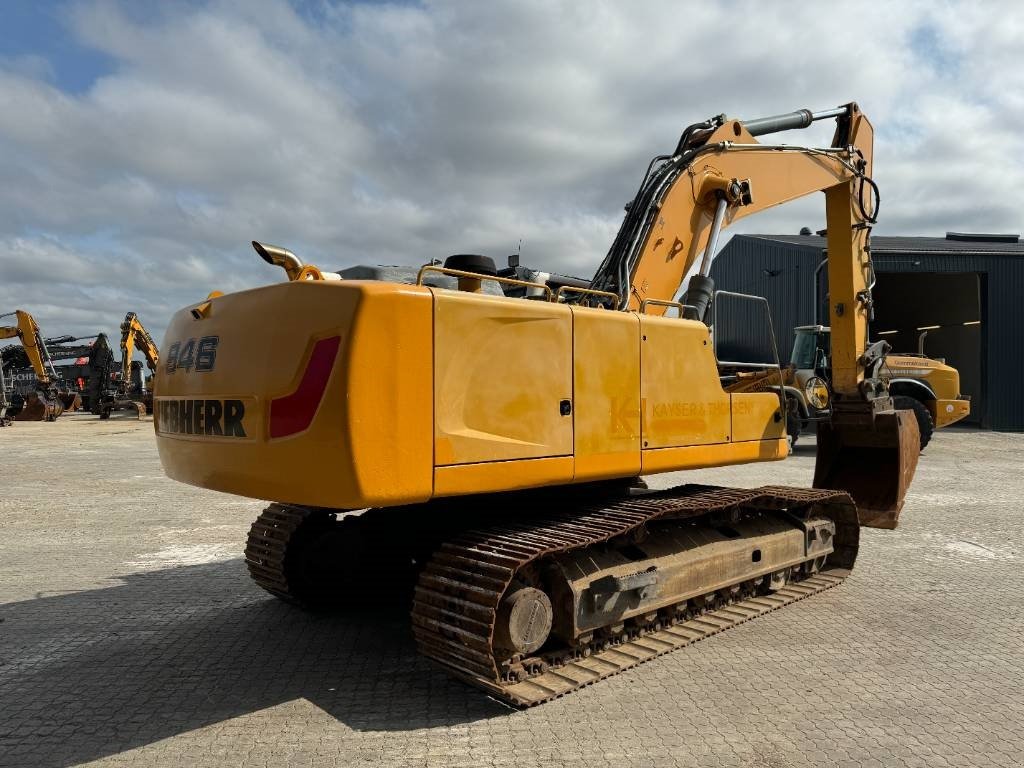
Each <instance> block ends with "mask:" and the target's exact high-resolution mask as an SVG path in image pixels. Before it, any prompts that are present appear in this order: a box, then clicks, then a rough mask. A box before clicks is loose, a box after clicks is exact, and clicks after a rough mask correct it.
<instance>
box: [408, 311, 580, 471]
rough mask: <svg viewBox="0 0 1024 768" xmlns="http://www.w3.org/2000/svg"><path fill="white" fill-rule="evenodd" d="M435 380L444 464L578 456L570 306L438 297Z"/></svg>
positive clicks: (439, 456)
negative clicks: (571, 407)
mask: <svg viewBox="0 0 1024 768" xmlns="http://www.w3.org/2000/svg"><path fill="white" fill-rule="evenodd" d="M411 373H412V372H411V371H410V374H411ZM422 374H427V375H429V372H428V371H424V372H422ZM422 374H421V373H420V372H417V374H416V375H422ZM433 376H434V407H435V415H436V418H435V426H434V440H435V444H434V451H435V460H436V462H437V464H438V465H442V466H443V465H449V464H473V463H479V462H482V461H507V460H510V459H535V458H541V457H545V456H569V455H571V454H572V418H571V416H570V415H566V416H563V415H562V414H561V412H560V410H559V404H560V402H561V401H562V400H571V398H572V312H571V311H570V309H569V307H567V306H565V305H560V304H550V303H548V302H541V301H509V300H508V299H504V298H501V297H496V296H487V295H484V294H478V293H466V292H454V291H438V292H437V295H436V296H435V298H434V374H433Z"/></svg>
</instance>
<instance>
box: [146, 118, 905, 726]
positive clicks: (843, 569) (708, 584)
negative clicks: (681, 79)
mask: <svg viewBox="0 0 1024 768" xmlns="http://www.w3.org/2000/svg"><path fill="white" fill-rule="evenodd" d="M819 120H834V121H835V134H834V138H833V141H832V143H831V145H829V146H826V147H811V146H802V145H792V144H781V143H770V142H768V141H766V140H764V139H762V140H759V137H765V136H769V135H771V134H774V133H778V132H780V131H784V130H791V129H800V128H806V127H808V126H810V125H811V124H812V123H814V122H816V121H819ZM872 135H873V132H872V127H871V124H870V123H869V121H868V120H867V118H866V117H865V116H864V115H863V114H862V113H861V111H860V110H859V109H858V107H857V105H856V104H854V103H850V104H845V105H843V106H841V107H838V108H835V109H829V110H825V111H822V112H811V111H808V110H799V111H796V112H792V113H787V114H783V115H777V116H773V117H768V118H761V119H756V120H746V121H744V120H738V119H731V118H726V117H725V116H724V115H720V116H717V117H714V118H711V119H709V120H706V121H703V122H700V123H696V124H694V125H691V126H690V127H689V128H687V129H686V130H685V131H684V132H683V133H682V136H681V138H680V140H679V142H678V145H677V146H676V147H675V149H674V150H673V151H672V152H671V153H670V154H665V155H661V156H658V157H656V158H655V159H654V160H653V161H652V163H651V165H650V167H649V168H648V171H647V173H646V174H645V175H644V178H643V180H642V183H641V185H640V187H639V190H638V191H637V194H636V196H635V198H634V199H633V200H632V202H631V203H630V204H629V205H628V206H627V212H626V215H625V217H624V220H623V223H622V226H621V228H620V229H619V232H618V235H617V236H616V238H615V240H614V241H613V243H612V245H611V247H610V249H609V251H608V253H607V255H606V257H605V258H604V261H603V262H602V263H601V264H600V266H599V267H598V269H597V271H596V273H595V275H594V277H593V279H592V280H591V281H590V282H589V283H587V284H585V285H582V286H581V285H574V284H568V283H567V282H565V281H563V282H562V283H561V284H555V283H551V284H549V283H548V282H547V281H546V280H538V281H536V282H529V281H523V280H519V279H516V278H513V277H503V276H500V275H498V274H497V270H496V269H495V265H494V262H493V261H492V260H491V259H488V258H486V257H482V256H478V255H467V254H462V255H457V256H452V257H450V258H448V259H447V260H446V261H445V262H444V263H443V264H438V263H434V262H433V260H430V261H428V260H427V259H424V261H425V262H427V263H426V264H425V265H424V266H423V267H422V268H421V269H419V270H409V272H408V273H407V272H405V271H403V270H401V269H397V268H387V269H384V268H382V269H381V271H379V272H375V271H374V270H373V269H363V270H361V271H360V274H361V277H360V278H359V279H352V274H353V273H352V271H351V270H344V271H342V272H339V271H331V270H327V269H320V268H319V267H317V266H314V265H310V264H304V263H303V261H302V260H301V259H300V258H299V257H297V256H296V255H295V254H293V253H292V252H291V251H289V250H287V249H285V248H280V247H275V246H269V245H265V244H261V243H258V242H254V243H253V246H254V248H255V249H256V251H257V252H258V253H259V255H260V256H261V257H262V258H263V259H264V260H265V261H267V262H269V263H271V264H274V265H277V266H280V267H282V268H283V269H284V271H285V273H286V275H287V277H288V280H287V282H283V283H276V284H271V285H267V286H264V287H260V288H255V289H252V290H246V291H240V292H236V293H229V294H226V295H221V294H219V293H217V292H214V293H213V294H211V295H210V296H208V297H207V298H206V299H205V300H202V301H199V302H197V303H195V304H193V305H191V306H188V307H186V308H184V309H183V310H181V311H179V312H178V313H177V314H175V315H174V317H173V319H172V320H171V323H170V326H169V328H168V331H167V336H166V339H165V341H164V346H163V349H164V350H165V355H166V356H165V357H164V358H162V360H161V369H160V372H159V376H157V377H156V388H155V418H154V425H155V426H154V428H155V431H156V437H157V444H158V447H159V452H160V458H161V461H162V463H163V466H164V468H165V470H166V472H167V474H168V475H169V476H170V477H172V478H175V479H177V480H180V481H183V482H186V483H191V484H193V485H197V486H200V487H204V488H210V489H215V490H219V491H225V492H228V493H234V494H239V495H243V496H249V497H253V498H260V499H271V500H274V503H272V504H270V506H269V507H267V508H266V510H265V511H264V512H263V513H262V514H261V515H260V517H259V518H258V519H257V520H256V522H255V523H254V524H253V526H252V529H251V531H250V533H249V537H248V542H247V546H246V550H245V559H246V563H247V566H248V569H249V572H250V574H251V576H252V578H253V579H254V580H255V581H256V583H257V584H258V585H260V586H261V587H263V588H264V589H266V590H267V591H269V592H270V593H272V594H274V595H276V596H277V597H280V598H281V599H283V600H286V601H289V602H292V603H295V604H298V605H301V606H307V607H311V608H316V607H319V606H323V605H325V604H330V603H334V602H336V601H339V600H344V599H346V598H349V597H357V596H360V595H366V594H377V593H376V592H374V590H376V589H377V588H378V587H380V586H381V585H382V584H383V583H385V582H388V581H389V580H392V579H393V578H398V579H399V580H401V579H403V578H408V579H410V580H411V582H412V584H411V589H412V597H411V607H410V609H409V611H410V624H411V626H412V632H413V634H414V636H415V639H416V643H417V646H418V648H419V650H420V651H421V652H422V653H423V654H424V655H426V656H427V657H429V658H431V659H433V660H435V661H437V662H438V663H440V664H441V665H443V667H444V668H445V669H447V670H448V671H449V672H450V673H452V674H453V675H455V676H457V677H459V678H461V679H463V680H465V681H467V682H469V683H471V684H473V685H475V686H478V687H479V688H482V689H484V690H485V691H487V692H488V693H490V694H491V695H493V696H495V697H497V698H499V699H502V700H504V701H506V702H508V703H510V704H512V705H516V706H530V705H534V704H538V703H541V702H544V701H548V700H549V699H552V698H555V697H557V696H561V695H563V694H565V693H568V692H570V691H573V690H575V689H577V688H579V687H581V686H585V685H588V684H590V683H593V682H595V681H598V680H601V679H602V678H605V677H607V676H609V675H613V674H615V673H617V672H620V671H622V670H623V669H627V668H629V667H632V666H634V665H636V664H639V663H641V662H644V661H647V660H649V659H652V658H654V657H656V656H658V655H660V654H663V653H666V652H668V651H672V650H674V649H677V648H680V647H683V646H686V645H688V644H690V643H693V642H695V641H698V640H700V639H702V638H705V637H707V636H709V635H711V634H714V633H716V632H720V631H722V630H724V629H728V628H730V627H732V626H735V625H736V624H739V623H741V622H744V621H747V620H748V619H751V618H755V617H757V616H760V615H762V614H764V613H766V612H769V611H772V610H775V609H776V608H779V607H782V606H785V605H787V604H789V603H791V602H793V601H795V600H800V599H802V598H804V597H807V596H809V595H813V594H815V593H817V592H819V591H821V590H824V589H828V588H830V587H832V586H835V585H837V584H839V583H841V582H842V581H843V579H845V578H846V577H847V575H848V574H849V573H850V570H851V569H852V568H853V566H854V561H855V560H856V557H857V550H858V546H859V533H860V527H861V526H874V527H880V528H893V527H895V525H896V523H897V520H898V516H899V513H900V510H901V508H902V505H903V500H904V495H905V493H906V491H907V488H908V486H909V484H910V482H911V479H912V477H913V474H914V471H915V468H916V464H917V457H918V440H919V437H918V433H917V427H916V424H915V422H914V420H913V417H912V416H910V414H908V413H906V412H902V411H898V410H896V409H895V408H894V407H893V402H892V399H891V398H890V396H889V393H888V391H887V389H886V386H885V382H884V380H883V379H882V378H881V376H880V366H881V362H882V360H883V358H884V355H885V352H886V351H887V345H886V344H885V343H884V342H872V341H871V340H870V339H869V338H868V320H867V318H868V307H869V304H870V298H871V297H870V290H869V277H870V274H871V264H870V250H869V248H868V238H869V235H870V230H871V225H872V224H873V223H874V222H875V219H876V217H877V212H878V202H879V200H878V194H877V187H876V186H875V184H874V182H873V181H872V180H871V167H872ZM814 192H824V197H825V208H826V216H827V223H828V251H829V264H828V269H829V284H830V286H831V302H832V306H831V318H830V319H831V327H832V375H833V388H834V408H833V411H832V414H831V418H830V420H829V421H828V422H827V423H822V424H821V425H820V426H819V432H818V454H817V464H816V469H815V475H814V482H813V488H789V487H779V486H771V487H762V488H752V489H746V488H724V487H715V486H709V485H703V484H687V485H681V486H677V487H674V488H671V489H668V490H658V491H652V490H649V489H648V488H646V487H645V484H644V483H643V481H642V478H643V476H646V475H652V474H656V473H661V472H669V471H675V470H700V469H704V468H708V467H719V466H724V465H733V464H745V463H750V462H762V461H778V460H782V459H784V458H785V457H786V455H787V442H786V434H785V427H786V423H785V407H784V406H785V404H784V402H783V401H782V399H780V396H779V393H777V392H776V393H770V392H768V393H765V392H760V393H759V392H755V393H736V394H732V393H729V392H727V391H725V389H724V388H723V385H722V372H721V363H722V361H721V360H719V359H718V357H717V356H716V351H715V350H716V347H715V337H716V332H717V330H718V329H716V328H715V327H714V326H715V317H716V311H715V306H716V303H717V302H719V301H721V300H722V294H723V293H724V292H721V291H715V289H714V285H713V283H712V281H711V279H710V278H709V277H708V273H709V270H710V267H711V262H712V259H713V258H714V254H715V249H716V245H717V241H718V238H719V235H720V233H721V231H722V230H723V228H724V227H726V226H727V225H729V224H732V223H734V222H736V221H737V220H739V219H741V218H743V217H745V216H748V215H750V214H753V213H755V212H757V211H760V210H763V209H766V208H771V207H773V206H778V205H781V204H784V203H786V202H788V201H790V200H794V199H796V198H800V197H803V196H806V195H809V194H811V193H814ZM691 273H692V274H691ZM536 274H543V272H541V271H539V270H538V271H537V272H536ZM688 274H689V275H690V277H689V280H688V282H687V289H686V292H685V294H684V296H683V299H682V301H677V300H676V296H677V293H678V292H679V290H680V288H681V286H682V283H683V281H684V280H685V279H686V276H687V275H688ZM376 276H384V277H385V279H374V278H375V277H376ZM730 362H735V361H730ZM776 363H777V361H776ZM695 477H697V478H699V477H700V476H699V474H698V475H695Z"/></svg>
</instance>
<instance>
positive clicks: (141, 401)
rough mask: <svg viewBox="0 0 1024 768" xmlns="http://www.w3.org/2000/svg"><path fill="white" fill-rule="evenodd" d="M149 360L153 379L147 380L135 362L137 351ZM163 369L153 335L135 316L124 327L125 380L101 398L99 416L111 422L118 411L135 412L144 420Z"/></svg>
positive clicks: (122, 350)
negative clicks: (130, 410) (154, 386)
mask: <svg viewBox="0 0 1024 768" xmlns="http://www.w3.org/2000/svg"><path fill="white" fill-rule="evenodd" d="M136 349H137V350H139V352H141V353H142V355H143V357H145V359H146V366H147V368H149V372H150V375H149V377H148V378H147V377H145V376H144V375H143V372H142V364H141V363H139V362H138V361H137V360H133V359H132V358H133V356H134V354H135V350H136ZM159 365H160V352H159V350H158V349H157V346H156V342H154V341H153V337H152V336H150V335H149V331H147V330H146V328H145V326H143V325H142V322H141V321H140V320H139V317H138V315H137V314H135V313H134V312H129V313H128V314H126V315H125V316H124V322H122V323H121V376H120V378H119V379H118V380H117V381H116V382H115V383H114V386H113V387H111V388H108V389H107V390H106V392H105V393H104V394H103V395H102V396H101V398H100V401H99V402H100V405H99V416H100V418H101V419H109V418H110V414H111V413H112V412H113V411H115V410H122V409H128V408H132V409H134V410H135V412H136V413H137V414H138V417H139V418H140V419H141V418H142V417H143V416H145V415H146V414H147V413H149V412H151V411H152V409H153V377H154V376H155V375H156V371H157V368H158V367H159Z"/></svg>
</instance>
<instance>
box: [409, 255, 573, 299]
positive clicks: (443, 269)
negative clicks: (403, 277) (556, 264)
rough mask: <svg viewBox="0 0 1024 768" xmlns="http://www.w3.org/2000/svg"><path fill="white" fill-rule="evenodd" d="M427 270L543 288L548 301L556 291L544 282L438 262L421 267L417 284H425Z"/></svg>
mask: <svg viewBox="0 0 1024 768" xmlns="http://www.w3.org/2000/svg"><path fill="white" fill-rule="evenodd" d="M426 272H437V273H439V274H442V275H449V276H451V277H469V278H472V279H473V280H493V281H494V282H496V283H505V284H506V285H522V286H526V287H527V288H541V289H543V290H544V291H545V293H547V295H548V301H553V300H554V297H555V295H554V293H552V291H551V287H550V286H547V285H544V283H531V282H530V281H529V280H516V279H515V278H513V277H498V276H496V275H481V274H480V273H479V272H465V271H463V270H461V269H451V268H450V267H439V266H437V265H436V264H424V265H423V266H422V267H420V271H419V272H418V273H417V275H416V285H422V284H423V275H424V273H426Z"/></svg>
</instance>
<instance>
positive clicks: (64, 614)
mask: <svg viewBox="0 0 1024 768" xmlns="http://www.w3.org/2000/svg"><path fill="white" fill-rule="evenodd" d="M813 442H814V441H813V438H806V439H804V440H802V441H801V443H800V445H799V446H798V449H797V453H796V454H795V455H794V456H792V457H791V458H790V459H789V460H787V461H785V462H782V463H772V464H762V465H755V466H747V467H731V468H723V469H717V470H708V471H702V472H693V473H674V474H671V475H665V476H658V477H655V478H652V479H651V484H652V485H654V486H655V487H668V486H670V485H675V484H678V483H682V482H703V483H717V484H722V485H737V486H756V485H766V484H789V485H796V486H808V485H810V481H811V476H812V473H813V463H814V456H813ZM0 457H2V458H4V459H5V461H4V464H3V466H4V468H5V471H4V475H3V479H4V493H3V495H2V497H0V521H2V522H0V766H3V767H5V768H6V767H7V766H10V767H11V768H32V767H33V766H44V767H46V768H51V767H56V766H61V767H63V766H71V765H94V766H133V768H135V767H137V766H142V767H143V768H144V767H145V766H179V765H189V766H221V765H232V766H234V765H241V766H280V765H289V766H291V765H297V766H307V765H308V766H313V765H325V764H335V765H345V766H370V765H373V766H379V765H383V766H430V767H431V768H433V766H438V767H439V768H461V767H462V766H466V768H469V767H470V766H472V767H473V768H476V767H477V766H494V768H514V767H516V766H556V765H557V766H580V767H581V768H582V767H583V766H586V767H587V768H595V767H599V766H615V768H624V767H628V766H637V767H638V768H639V767H640V766H643V767H644V768H649V767H650V766H655V767H660V766H666V768H668V767H669V766H687V768H690V767H692V766H703V765H706V766H715V767H716V768H720V767H721V766H737V767H738V768H762V767H764V768H788V767H790V766H794V767H795V766H805V765H815V766H843V768H846V767H847V766H850V767H851V768H868V767H869V766H906V768H917V767H918V766H925V765H927V766H929V767H931V766H944V765H948V766H972V768H973V767H975V766H1017V765H1020V764H1021V760H1020V755H1021V754H1024V686H1021V685H1020V681H1021V680H1024V601H1022V600H1021V599H1020V595H1021V594H1024V568H1022V567H1021V566H1022V559H1024V515H1022V513H1021V507H1020V504H1021V502H1020V500H1021V499H1022V498H1024V472H1021V467H1024V436H1021V435H1005V434H993V433H986V432H975V431H970V430H964V429H952V430H944V431H942V432H939V433H937V434H936V436H935V438H934V440H933V442H932V444H931V445H930V446H929V448H928V450H927V451H926V453H925V454H924V455H923V456H922V459H921V463H920V467H919V471H918V476H917V478H916V479H915V482H914V485H913V487H912V489H911V494H910V496H909V497H908V501H907V505H906V507H905V509H904V512H903V517H902V520H901V524H900V527H899V528H898V529H896V530H895V531H877V530H864V532H863V535H862V543H861V554H860V559H859V561H858V564H857V568H856V570H855V572H854V574H853V576H851V578H850V579H849V580H848V581H847V583H846V584H844V585H842V586H841V587H839V588H837V589H834V590H831V591H829V592H826V593H824V594H821V595H818V596H815V597H813V598H811V599H809V600H806V601H802V602H800V603H797V604H795V605H792V606H790V607H788V608H786V609H785V610H783V611H780V612H777V613H773V614H771V615H769V616H765V617H762V618H760V619H757V620H755V621H751V622H747V623H745V624H742V625H740V626H738V627H736V628H735V629H732V630H730V631H728V632H725V633H722V634H720V635H717V636H715V637H713V638H709V639H708V640H706V641H704V642H701V643H698V644H695V645H694V646H691V647H689V648H686V649H683V650H681V651H677V652H675V653H673V654H669V655H668V656H664V657H661V658H659V659H657V660H655V661H653V662H650V663H648V664H645V665H642V666H641V667H638V668H636V669H633V670H630V671H629V672H628V673H625V674H622V675H619V676H617V677H614V678H610V679H608V680H606V681H604V682H602V683H599V684H597V685H595V686H591V687H589V688H587V689H585V690H583V691H580V692H578V693H576V694H574V695H572V696H569V697H566V698H564V699H560V700H557V701H555V702H551V703H549V704H546V705H543V706H540V707H537V708H534V709H531V710H528V711H525V712H514V711H511V710H509V709H508V708H507V707H505V706H503V705H501V704H499V703H496V702H494V701H492V700H490V699H489V698H488V697H487V696H486V695H485V694H483V693H481V692H479V691H477V690H474V689H471V688H468V687H466V686H465V685H463V684H462V683H459V682H457V681H454V680H451V679H450V678H448V677H447V676H446V675H445V674H444V672H442V671H441V670H440V669H438V668H437V667H436V666H435V665H433V664H432V663H430V662H428V661H426V660H424V659H422V658H420V657H419V656H417V655H416V653H415V648H414V646H413V643H412V641H411V639H410V637H409V633H408V631H407V628H406V625H405V622H404V620H403V619H402V618H401V616H398V615H392V614H381V615H367V614H357V615H335V614H326V615H309V614H305V613H303V612H301V611H299V610H296V609H294V608H291V607H289V606H286V605H283V604H281V603H279V602H278V601H276V600H274V599H272V598H271V597H270V596H268V595H266V594H265V593H263V592H261V591H260V590H259V589H257V588H256V587H255V586H254V585H252V584H251V583H250V582H249V580H248V577H247V575H246V572H245V567H244V563H243V562H242V560H241V553H242V549H243V547H244V542H245V535H246V531H247V530H248V526H249V523H250V522H251V520H252V519H253V518H255V516H256V515H257V514H259V511H260V509H262V507H263V506H264V503H263V502H260V501H253V500H248V499H241V498H237V497H233V496H228V495H224V494H218V493H213V492H208V491H203V490H201V489H197V488H192V487H189V486H184V485H180V484H177V483H174V482H172V481H170V480H168V479H167V478H165V477H164V475H163V472H162V470H161V468H160V466H159V462H158V460H157V457H156V452H155V448H154V445H153V440H152V424H151V423H147V422H142V423H140V422H134V421H130V420H123V421H122V420H115V419H112V420H110V421H107V422H100V421H99V420H98V419H96V418H95V417H90V416H78V415H70V416H65V417H62V418H61V419H60V420H58V421H57V422H55V423H53V424H17V425H15V426H14V427H12V428H10V429H3V430H0Z"/></svg>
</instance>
